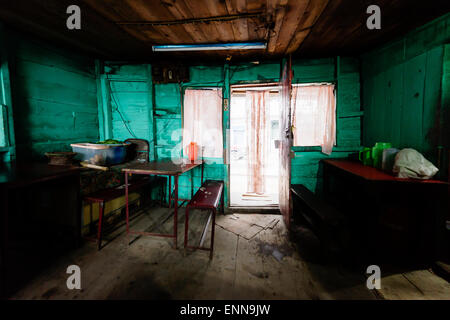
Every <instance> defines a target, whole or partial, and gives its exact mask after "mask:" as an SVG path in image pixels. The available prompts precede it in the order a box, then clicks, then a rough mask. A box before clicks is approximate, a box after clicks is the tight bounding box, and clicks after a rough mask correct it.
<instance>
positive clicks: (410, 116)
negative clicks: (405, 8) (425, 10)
mask: <svg viewBox="0 0 450 320" xmlns="http://www.w3.org/2000/svg"><path fill="white" fill-rule="evenodd" d="M449 41H450V14H447V15H445V16H443V17H441V18H439V19H436V20H435V21H433V22H431V23H428V24H426V25H424V26H422V27H420V28H418V29H416V30H414V31H413V32H411V33H409V34H407V35H406V36H405V37H402V38H400V39H398V40H396V41H393V42H391V43H389V44H387V45H384V46H382V47H380V48H378V49H376V50H373V51H371V52H368V53H366V54H364V55H363V56H362V88H363V94H362V105H363V108H364V122H363V128H364V129H363V131H364V134H363V143H364V145H366V146H372V145H373V144H374V143H375V142H377V141H387V142H392V143H393V145H394V146H395V147H398V148H405V147H411V148H414V149H417V150H418V151H420V152H422V153H424V155H425V156H426V157H428V158H429V159H430V160H432V161H433V162H435V161H436V157H437V148H438V145H439V135H440V133H439V131H438V126H437V124H438V123H439V112H437V110H438V108H439V107H440V103H441V79H442V69H443V54H444V44H445V43H448V42H449ZM448 90H449V88H448V86H447V87H446V88H443V89H442V92H446V91H448ZM435 163H436V162H435Z"/></svg>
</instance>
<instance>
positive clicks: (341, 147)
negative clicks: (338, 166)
mask: <svg viewBox="0 0 450 320" xmlns="http://www.w3.org/2000/svg"><path fill="white" fill-rule="evenodd" d="M292 69H293V72H294V74H293V79H292V82H293V83H314V82H330V83H335V85H336V146H335V147H334V148H333V152H332V153H331V155H326V154H323V153H322V152H320V150H321V148H320V147H293V148H292V149H293V151H294V155H295V156H294V158H293V159H292V161H291V183H292V184H303V185H304V186H306V187H307V188H308V189H309V190H311V191H313V192H315V193H317V194H320V193H321V192H322V170H321V166H320V160H322V159H328V158H345V157H347V156H348V155H349V154H350V153H353V152H357V151H358V150H359V149H360V145H361V115H362V112H361V109H360V62H359V59H356V58H351V57H337V58H327V59H315V60H301V61H293V62H292Z"/></svg>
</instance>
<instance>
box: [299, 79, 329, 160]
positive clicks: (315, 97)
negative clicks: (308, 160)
mask: <svg viewBox="0 0 450 320" xmlns="http://www.w3.org/2000/svg"><path fill="white" fill-rule="evenodd" d="M292 108H293V110H292V125H293V131H294V146H321V147H322V152H323V153H325V154H331V152H332V150H333V146H334V145H335V144H336V99H335V97H334V85H311V86H294V87H293V88H292Z"/></svg>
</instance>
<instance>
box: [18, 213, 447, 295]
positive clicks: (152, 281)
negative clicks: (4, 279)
mask: <svg viewBox="0 0 450 320" xmlns="http://www.w3.org/2000/svg"><path fill="white" fill-rule="evenodd" d="M206 218H207V216H206V214H202V212H200V211H194V212H192V213H191V214H190V220H189V221H190V226H191V229H190V231H191V232H190V240H191V241H192V242H191V243H192V244H193V243H195V242H196V241H198V240H199V236H200V233H201V230H202V228H203V226H204V224H205V223H206ZM274 218H277V219H279V222H278V223H277V224H276V225H275V226H274V227H273V228H272V229H271V228H266V229H264V230H262V231H261V232H259V233H258V234H257V235H256V236H254V237H253V238H252V239H250V240H246V239H245V238H243V237H240V236H238V235H236V234H235V233H232V232H229V231H227V230H226V229H224V228H221V227H219V226H216V238H215V251H214V258H213V260H212V261H210V260H209V259H208V252H204V251H200V250H198V251H191V250H190V251H184V249H182V248H183V239H184V238H183V237H184V210H183V209H182V210H181V212H180V214H179V226H178V232H179V241H178V246H179V249H178V250H174V249H173V248H172V246H173V240H172V239H169V238H155V237H145V236H143V237H138V238H134V237H131V236H130V238H129V239H128V240H127V236H126V235H125V233H124V227H121V228H119V229H118V230H117V231H116V232H115V233H114V234H110V235H108V238H112V239H113V240H112V241H110V242H109V243H107V245H106V246H105V247H104V248H103V249H102V250H101V251H97V250H96V245H95V244H94V243H89V242H87V243H86V244H85V245H84V246H83V247H82V248H80V249H78V250H76V251H73V252H71V253H69V254H67V255H66V256H64V257H62V258H60V259H59V260H58V261H57V262H55V263H54V264H53V266H52V268H50V269H47V270H45V271H44V272H42V273H41V274H40V275H39V276H38V277H36V278H35V279H34V280H33V281H32V282H31V283H30V284H29V285H28V286H27V287H25V288H24V289H23V290H21V291H20V292H18V293H17V294H16V295H15V296H14V297H13V299H377V298H380V296H381V295H380V294H376V293H375V292H373V291H371V290H368V289H367V288H366V286H365V281H366V278H365V276H364V275H363V274H360V273H358V272H350V271H348V270H345V269H343V268H342V267H339V266H332V265H328V264H320V263H315V262H314V263H313V262H309V261H307V260H305V259H303V258H302V257H301V256H300V254H299V251H298V250H297V249H296V248H295V246H294V245H292V244H291V243H290V242H289V241H288V240H287V238H286V229H285V226H284V224H283V221H282V219H281V216H277V215H274ZM217 219H224V216H221V215H218V217H217ZM249 219H255V221H257V219H258V215H257V214H255V215H249ZM164 221H165V222H164ZM172 221H173V220H172V218H171V216H170V211H169V209H167V208H153V209H151V210H149V211H147V214H144V215H142V216H140V217H138V218H136V219H135V220H134V221H133V222H132V229H139V230H147V231H153V232H155V231H157V232H167V233H169V232H171V230H172V227H173V224H172ZM161 222H164V223H161ZM209 239H210V238H209V234H208V235H207V237H206V240H205V244H208V243H209V242H208V241H209ZM129 240H130V241H131V244H128V241H129ZM275 256H277V257H278V259H277V258H276V257H275ZM72 264H75V265H78V266H79V267H80V269H81V286H82V289H81V290H68V289H67V287H66V280H67V277H68V274H66V268H67V266H69V265H72ZM414 276H415V277H416V278H417V277H418V278H420V274H415V275H414ZM409 280H410V281H416V280H414V279H413V277H412V276H411V279H409ZM439 285H440V287H439V288H440V289H438V291H439V290H440V291H439V295H438V296H440V297H441V298H442V297H444V298H445V297H446V294H447V293H446V292H445V287H444V289H443V287H442V283H440V282H439ZM423 288H424V289H423V294H424V295H426V296H427V297H434V293H435V292H434V289H433V282H432V281H430V282H427V285H426V286H425V285H423ZM394 291H395V290H394ZM383 297H384V298H388V299H389V298H399V297H398V296H396V295H395V294H394V293H392V290H391V291H390V294H385V295H384V296H383Z"/></svg>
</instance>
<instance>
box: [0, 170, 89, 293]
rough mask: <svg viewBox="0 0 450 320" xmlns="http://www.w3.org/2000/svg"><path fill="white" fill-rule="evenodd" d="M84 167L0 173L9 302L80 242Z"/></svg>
mask: <svg viewBox="0 0 450 320" xmlns="http://www.w3.org/2000/svg"><path fill="white" fill-rule="evenodd" d="M79 173H80V167H76V166H51V165H48V164H46V163H10V164H5V165H2V166H1V167H0V202H1V220H0V223H1V231H2V235H1V247H0V251H1V252H0V253H1V258H0V275H1V277H0V295H1V297H7V296H8V295H10V294H11V293H13V292H14V291H15V290H17V289H18V288H20V286H21V285H22V284H24V283H25V282H26V281H27V280H29V279H31V277H32V276H33V275H34V273H35V272H39V270H40V269H41V268H42V267H44V266H46V265H48V264H49V263H50V261H52V259H54V258H56V257H57V256H58V255H60V254H62V253H64V252H67V250H68V249H70V248H74V247H77V246H78V245H79V244H80V240H81V234H80V231H81V216H80V214H81V201H80V174H79Z"/></svg>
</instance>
